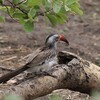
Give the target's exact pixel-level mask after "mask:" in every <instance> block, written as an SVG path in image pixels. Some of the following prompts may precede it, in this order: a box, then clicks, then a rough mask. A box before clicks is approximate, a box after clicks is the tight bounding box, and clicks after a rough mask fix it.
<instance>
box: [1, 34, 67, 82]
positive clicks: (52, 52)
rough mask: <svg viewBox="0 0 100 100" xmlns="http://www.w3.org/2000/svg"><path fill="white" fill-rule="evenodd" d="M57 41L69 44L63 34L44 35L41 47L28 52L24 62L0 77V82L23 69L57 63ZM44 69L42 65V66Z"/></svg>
mask: <svg viewBox="0 0 100 100" xmlns="http://www.w3.org/2000/svg"><path fill="white" fill-rule="evenodd" d="M58 41H63V42H65V43H67V45H69V42H68V40H67V39H66V38H65V36H64V35H63V34H61V35H58V34H50V35H48V36H47V37H46V39H45V43H44V46H43V47H40V48H38V49H37V50H36V51H35V52H33V53H31V54H29V55H28V56H27V60H26V63H25V64H24V65H23V66H21V67H20V68H18V69H16V70H14V71H12V72H9V73H7V74H5V75H3V76H1V77H0V83H6V82H7V81H8V80H10V79H11V78H13V77H15V76H16V75H18V74H20V73H22V72H23V71H26V70H29V69H31V68H32V70H35V69H36V70H37V69H38V70H41V68H42V67H41V66H44V65H46V67H47V65H48V67H49V68H50V67H51V66H53V65H54V64H56V63H57V59H56V60H55V58H56V56H57V43H58ZM42 69H44V67H43V68H42Z"/></svg>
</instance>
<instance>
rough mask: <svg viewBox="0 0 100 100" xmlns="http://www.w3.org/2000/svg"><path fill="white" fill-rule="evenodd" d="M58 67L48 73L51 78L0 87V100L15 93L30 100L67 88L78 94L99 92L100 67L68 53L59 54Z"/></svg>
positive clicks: (39, 78)
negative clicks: (95, 90) (96, 90)
mask: <svg viewBox="0 0 100 100" xmlns="http://www.w3.org/2000/svg"><path fill="white" fill-rule="evenodd" d="M58 59H59V65H57V66H54V68H53V69H52V70H51V71H50V72H51V74H52V75H54V76H56V78H54V77H51V76H39V77H37V78H31V79H29V80H27V81H25V82H22V83H20V84H19V85H16V86H9V87H6V86H4V85H3V84H2V85H1V86H0V100H2V98H3V97H4V96H5V95H7V94H9V93H15V94H18V95H21V96H23V97H24V98H25V99H26V100H32V99H33V98H37V97H40V96H43V95H46V94H48V93H50V92H52V91H53V90H55V89H61V88H64V89H65V88H67V89H72V90H77V91H80V92H85V93H90V92H91V91H92V90H93V89H98V90H100V67H98V66H96V65H95V64H93V63H91V62H89V61H86V60H83V59H82V58H80V57H78V56H77V55H75V54H73V53H70V52H66V51H63V52H60V53H59V55H58Z"/></svg>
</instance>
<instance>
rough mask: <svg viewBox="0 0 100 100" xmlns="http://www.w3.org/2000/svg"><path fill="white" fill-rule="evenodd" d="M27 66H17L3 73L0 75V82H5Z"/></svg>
mask: <svg viewBox="0 0 100 100" xmlns="http://www.w3.org/2000/svg"><path fill="white" fill-rule="evenodd" d="M28 68H29V67H28V66H23V67H21V68H18V69H16V70H14V71H12V72H10V73H7V74H5V75H3V76H2V77H0V83H6V82H7V81H8V80H10V79H11V78H13V77H14V76H16V75H18V74H20V73H21V72H23V71H25V70H27V69H28Z"/></svg>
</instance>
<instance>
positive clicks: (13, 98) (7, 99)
mask: <svg viewBox="0 0 100 100" xmlns="http://www.w3.org/2000/svg"><path fill="white" fill-rule="evenodd" d="M4 100H24V99H23V98H22V97H20V96H17V95H15V94H10V95H8V96H6V97H5V98H4Z"/></svg>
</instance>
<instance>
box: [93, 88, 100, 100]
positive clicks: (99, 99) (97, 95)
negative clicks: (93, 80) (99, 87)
mask: <svg viewBox="0 0 100 100" xmlns="http://www.w3.org/2000/svg"><path fill="white" fill-rule="evenodd" d="M92 96H93V98H94V100H100V91H96V90H93V91H92Z"/></svg>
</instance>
